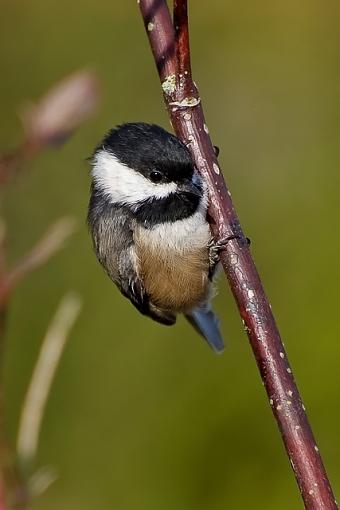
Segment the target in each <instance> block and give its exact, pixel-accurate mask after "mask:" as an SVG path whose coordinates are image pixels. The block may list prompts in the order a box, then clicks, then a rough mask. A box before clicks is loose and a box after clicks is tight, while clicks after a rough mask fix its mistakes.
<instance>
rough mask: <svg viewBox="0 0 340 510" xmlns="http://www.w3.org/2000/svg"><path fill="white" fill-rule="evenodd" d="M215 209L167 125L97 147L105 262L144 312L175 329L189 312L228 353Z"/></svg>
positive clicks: (117, 135) (96, 230)
mask: <svg viewBox="0 0 340 510" xmlns="http://www.w3.org/2000/svg"><path fill="white" fill-rule="evenodd" d="M207 205H208V192H207V188H206V184H205V183H204V181H203V180H202V177H201V176H200V175H199V173H198V172H197V170H196V169H195V167H194V164H193V161H192V159H191V156H190V153H189V151H188V149H187V147H186V146H185V145H184V144H183V143H182V142H181V141H180V140H179V139H178V138H176V137H175V136H173V135H172V134H170V133H168V132H167V131H165V130H164V129H162V128H161V127H159V126H156V125H153V124H152V125H151V124H144V123H131V124H123V125H121V126H118V127H117V128H114V129H112V130H111V131H109V133H108V134H107V135H106V136H105V138H104V140H103V141H102V143H101V144H100V145H99V146H98V147H97V148H96V149H95V152H94V155H93V158H92V185H91V198H90V203H89V211H88V223H89V227H90V231H91V234H92V238H93V244H94V249H95V252H96V255H97V258H98V260H99V262H100V263H101V264H102V266H103V267H104V269H105V271H106V272H107V274H108V275H109V277H110V278H111V280H112V281H113V282H114V283H115V284H116V285H117V287H118V288H119V290H120V291H121V292H122V294H123V295H124V296H126V297H127V298H128V299H130V301H131V302H132V304H133V305H134V306H135V307H136V308H137V309H138V310H139V311H140V312H141V313H142V314H144V315H147V316H149V317H151V318H152V319H154V320H155V321H157V322H160V323H161V324H166V325H172V324H174V323H175V322H176V315H177V314H178V313H183V314H184V315H185V317H186V318H187V319H188V320H189V322H190V323H191V324H192V325H193V326H194V327H195V329H196V330H197V331H198V332H199V333H200V334H201V335H202V336H203V337H204V338H205V340H206V341H207V342H208V343H209V345H210V346H211V347H212V348H213V349H214V351H216V352H220V351H222V350H223V347H224V346H223V340H222V337H221V334H220V331H219V327H218V320H217V318H216V316H215V315H214V313H213V312H212V310H211V307H210V298H211V295H212V278H213V276H214V273H215V268H216V264H217V261H218V255H217V251H216V249H215V248H216V246H215V245H214V244H213V243H212V242H211V232H210V227H209V224H208V222H207V217H206V216H207Z"/></svg>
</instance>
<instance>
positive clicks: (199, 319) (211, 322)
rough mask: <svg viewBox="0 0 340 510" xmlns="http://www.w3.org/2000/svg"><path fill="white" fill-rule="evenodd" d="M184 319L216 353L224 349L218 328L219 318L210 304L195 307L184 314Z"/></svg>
mask: <svg viewBox="0 0 340 510" xmlns="http://www.w3.org/2000/svg"><path fill="white" fill-rule="evenodd" d="M185 317H186V319H187V320H188V321H189V322H190V324H191V325H192V326H193V327H194V328H195V329H196V331H197V332H198V333H199V334H200V335H201V336H202V337H203V338H204V340H206V341H207V342H208V344H209V345H210V347H211V348H212V349H213V351H215V352H216V353H217V354H220V353H221V352H222V351H223V349H224V343H223V338H222V335H221V332H220V328H219V322H220V321H219V320H218V318H217V316H216V315H215V314H214V312H213V311H212V309H211V308H210V305H206V306H204V307H197V308H194V309H193V310H191V311H190V312H189V313H187V314H185Z"/></svg>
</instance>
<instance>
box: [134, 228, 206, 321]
mask: <svg viewBox="0 0 340 510" xmlns="http://www.w3.org/2000/svg"><path fill="white" fill-rule="evenodd" d="M210 235H211V234H210V229H209V225H208V223H207V222H206V221H205V219H204V220H203V218H201V219H200V218H189V219H186V220H180V221H178V222H174V223H164V224H159V225H157V226H155V227H153V228H152V229H145V228H142V227H139V228H137V229H136V231H135V243H136V251H137V257H138V261H139V270H140V273H141V276H142V279H143V281H144V285H145V289H146V292H147V293H148V294H149V296H150V299H151V301H152V302H153V303H154V304H155V305H156V306H158V307H159V308H162V309H165V310H171V311H174V312H185V311H188V310H190V309H192V308H194V307H195V306H197V305H199V304H200V303H203V302H204V301H206V299H207V297H208V294H209V288H210V281H209V279H208V271H209V253H208V247H207V245H208V242H209V239H210Z"/></svg>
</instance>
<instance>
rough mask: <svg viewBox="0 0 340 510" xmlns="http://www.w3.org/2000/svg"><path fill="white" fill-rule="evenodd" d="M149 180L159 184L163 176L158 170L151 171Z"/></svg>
mask: <svg viewBox="0 0 340 510" xmlns="http://www.w3.org/2000/svg"><path fill="white" fill-rule="evenodd" d="M150 179H151V180H152V182H160V181H161V180H162V179H163V175H162V173H161V172H159V171H158V170H152V172H150Z"/></svg>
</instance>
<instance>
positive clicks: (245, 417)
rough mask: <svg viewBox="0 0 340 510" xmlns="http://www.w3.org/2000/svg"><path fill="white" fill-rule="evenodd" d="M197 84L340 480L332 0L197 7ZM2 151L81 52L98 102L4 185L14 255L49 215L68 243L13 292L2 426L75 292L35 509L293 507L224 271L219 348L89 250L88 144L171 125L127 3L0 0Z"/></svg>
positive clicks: (294, 495)
mask: <svg viewBox="0 0 340 510" xmlns="http://www.w3.org/2000/svg"><path fill="white" fill-rule="evenodd" d="M190 7H191V13H190V14H191V43H192V60H193V70H194V77H195V80H196V82H197V84H198V86H199V88H200V93H201V96H202V98H203V104H204V107H205V112H206V118H207V122H208V125H209V129H210V132H211V134H212V137H213V142H214V143H215V144H216V145H218V146H219V147H220V149H221V153H220V162H221V166H222V168H223V169H224V173H225V176H226V179H227V182H228V184H229V186H230V188H231V191H232V194H233V198H234V201H235V205H236V207H237V210H238V212H239V215H240V218H241V222H242V225H243V227H244V230H245V232H246V234H247V235H248V236H249V237H250V238H251V239H252V251H253V254H254V257H255V260H256V262H257V264H258V268H259V271H260V273H261V275H262V277H263V281H264V284H265V287H266V289H267V292H268V294H269V296H270V301H271V304H272V307H273V310H274V312H275V314H276V317H277V321H278V324H279V327H280V329H281V332H282V335H283V338H284V341H285V345H286V348H287V350H288V353H289V357H290V361H291V363H292V366H293V369H294V371H295V375H296V378H297V382H298V384H299V387H300V390H302V394H303V397H304V400H305V404H306V407H307V412H308V415H309V417H310V419H311V421H312V424H313V427H314V431H315V434H316V437H317V439H318V441H319V446H320V450H321V452H322V454H323V456H324V460H325V463H326V466H327V469H328V472H329V475H330V478H331V480H332V482H333V484H334V489H335V491H336V492H338V493H340V464H339V458H340V440H339V422H340V407H339V357H340V342H339V326H338V324H337V317H338V316H339V288H340V276H339V270H338V262H339V248H340V241H339V235H338V232H339V185H340V181H339V162H340V151H339V139H340V93H339V82H340V68H339V60H340V30H339V22H340V6H339V3H338V2H336V1H331V0H326V1H321V0H308V1H307V0H301V1H300V2H295V1H293V0H285V1H283V0H281V1H274V2H273V1H269V0H268V1H266V0H256V1H254V0H248V1H246V0H240V1H239V2H234V1H233V2H232V1H225V2H221V1H218V0H210V1H209V3H208V4H207V2H203V0H200V1H198V0H196V1H195V2H194V1H192V2H191V6H190ZM0 38H1V45H0V52H1V76H2V77H1V81H0V88H1V94H0V101H1V118H2V122H1V128H0V143H1V148H2V149H3V150H5V149H9V148H12V147H14V146H15V145H16V144H17V142H18V141H19V140H20V138H21V135H22V129H21V125H20V121H19V120H18V116H17V112H18V111H19V110H20V107H21V106H22V105H23V104H24V103H25V101H27V100H29V99H31V100H34V99H37V98H38V97H39V96H40V95H41V94H42V93H44V92H45V91H46V89H47V88H48V87H50V86H51V85H52V84H54V83H55V82H56V81H57V80H59V79H60V78H62V77H64V76H65V75H67V74H69V73H71V72H73V71H74V70H77V69H79V68H82V67H84V66H85V67H89V68H92V69H93V70H95V71H96V72H97V73H98V75H99V77H100V80H101V82H102V93H103V101H102V104H101V107H100V110H99V112H98V114H97V115H96V116H95V117H94V118H93V119H91V120H90V121H89V122H87V123H86V125H84V126H83V127H82V128H81V129H80V130H79V131H78V132H77V133H76V135H75V136H74V137H73V138H72V139H71V140H70V141H68V143H67V144H66V145H65V146H64V147H63V148H62V149H61V150H59V151H50V152H46V153H44V154H43V155H41V156H39V158H38V159H36V160H35V161H34V162H32V163H31V164H30V165H29V167H28V168H26V170H25V172H24V174H23V175H22V177H21V178H20V179H17V180H16V181H15V182H12V183H11V185H10V186H9V187H8V190H7V191H6V193H5V195H4V206H3V214H4V216H5V218H6V220H7V222H8V229H9V248H10V258H11V260H14V259H16V258H17V257H19V256H20V254H22V253H24V252H25V251H26V250H27V249H28V248H29V247H30V246H31V245H32V243H33V242H34V241H35V240H37V239H38V238H39V236H40V235H41V233H42V232H43V231H44V230H45V229H46V227H47V225H48V224H49V223H50V222H51V221H53V220H54V219H56V218H58V217H59V216H61V215H65V214H72V215H74V216H76V217H77V218H79V225H80V228H79V230H78V232H77V234H76V235H75V236H74V237H73V238H72V239H71V242H70V243H69V244H68V246H67V248H66V249H65V250H64V251H63V252H62V253H61V254H59V255H58V256H56V257H55V258H53V260H51V261H50V262H49V264H48V265H46V266H45V267H44V268H43V269H40V270H39V271H37V272H36V273H35V274H33V275H31V276H29V277H28V278H27V279H26V281H25V282H24V283H23V284H22V285H21V287H20V289H18V291H17V292H16V293H15V296H14V299H13V301H12V306H11V311H10V320H9V331H8V338H7V345H6V357H5V378H6V404H7V417H6V421H7V429H8V433H9V436H10V438H11V440H12V441H13V442H14V440H15V436H16V429H17V425H18V418H19V413H20V407H21V403H22V399H23V396H24V393H25V389H26V387H27V384H28V382H29V380H30V375H31V371H32V368H33V365H34V361H35V359H36V356H37V353H38V350H39V346H40V344H41V340H42V338H43V335H44V332H45V329H46V327H47V324H48V322H49V320H50V318H51V316H52V315H53V313H54V311H55V308H56V306H57V304H58V302H59V300H60V298H61V296H62V295H63V294H64V293H65V292H66V291H67V290H69V289H75V290H77V291H79V292H80V293H81V295H82V297H83V299H84V308H83V312H82V314H81V316H80V319H79V320H78V322H77V324H76V326H75V328H74V330H73V332H72V335H71V338H70V341H69V343H68V345H67V348H66V351H65V353H64V356H63V359H62V363H61V366H60V367H59V370H58V373H57V377H56V380H55V384H54V386H53V390H52V393H51V396H50V399H49V402H48V406H47V410H46V416H45V419H44V424H43V431H42V436H41V441H40V447H39V453H38V458H37V460H36V466H37V467H38V466H42V465H52V466H55V467H56V469H57V470H58V473H59V478H58V481H57V482H56V483H55V484H54V485H53V486H52V487H51V488H50V489H49V490H48V491H47V492H46V493H45V494H44V495H43V496H42V497H40V498H39V499H38V500H36V501H35V502H34V504H33V505H32V506H33V509H34V510H42V509H48V510H56V509H60V508H63V509H65V510H69V509H70V510H71V509H72V510H74V509H82V510H90V509H91V510H92V509H93V508H96V509H100V510H109V509H113V508H114V509H119V510H132V509H134V508H139V509H140V510H153V509H155V510H156V509H157V510H158V509H159V508H162V510H173V509H174V508H176V509H177V510H191V509H195V510H196V509H202V510H203V509H204V510H206V509H209V510H220V509H225V508H230V509H237V510H239V509H244V508H252V509H262V510H264V509H270V510H273V509H275V510H287V509H289V510H295V509H296V510H297V509H300V508H302V506H303V505H302V502H301V501H300V497H299V494H298V490H297V487H296V485H295V481H294V478H293V475H292V472H291V470H290V465H289V462H288V460H287V458H286V456H285V454H284V451H283V447H282V444H281V441H280V438H279V434H278V431H277V429H276V425H275V423H274V420H273V418H272V416H271V412H270V409H269V406H268V403H267V398H266V395H265V392H264V390H263V387H262V385H261V381H260V378H259V375H258V373H257V369H256V366H255V361H254V359H253V356H252V353H251V350H250V347H249V345H248V341H247V338H246V336H245V334H244V332H243V328H242V325H241V322H240V319H239V317H238V314H237V311H236V308H235V305H234V303H233V300H232V298H231V296H230V292H229V289H227V287H226V285H225V282H224V281H223V277H222V279H221V283H220V293H219V295H218V297H217V298H216V300H215V306H216V309H217V310H218V312H219V314H220V316H221V319H222V324H223V326H222V327H223V332H224V334H225V337H226V339H227V342H228V347H227V349H226V351H225V353H224V355H223V356H221V357H216V356H214V355H213V354H212V352H211V351H210V350H209V349H208V347H207V346H206V345H205V344H204V343H203V342H202V341H201V340H200V339H199V338H198V337H197V336H196V334H195V333H194V332H193V331H192V330H191V329H190V328H189V326H188V325H187V324H186V323H185V322H184V321H183V320H179V322H178V325H177V326H175V327H174V328H165V327H162V326H159V325H157V324H155V323H153V322H152V321H150V320H147V319H145V318H144V317H142V316H140V315H139V314H138V313H137V312H136V311H135V310H134V308H133V307H132V306H131V305H130V304H129V303H128V302H127V301H126V300H125V299H123V298H122V297H121V296H120V295H119V293H118V291H117V290H116V289H115V288H114V286H113V285H112V284H111V283H110V281H109V280H108V278H107V277H106V276H105V275H104V272H103V271H102V270H101V268H100V267H99V265H98V263H97V262H96V260H95V257H94V255H93V253H92V248H91V243H90V239H89V235H88V232H87V228H86V223H85V217H86V208H87V201H88V188H89V177H88V166H87V164H86V162H85V158H86V157H87V156H88V155H90V153H91V151H92V148H93V147H94V145H95V144H96V143H97V142H98V141H99V140H100V139H101V137H102V135H103V133H104V132H105V131H106V130H107V129H108V128H110V127H112V126H113V125H115V124H117V123H120V122H124V121H135V120H137V121H138V120H143V121H151V122H156V123H159V124H161V125H163V126H164V127H166V128H169V123H168V119H167V115H166V112H165V110H164V106H163V103H162V97H161V94H160V87H159V83H158V77H157V75H156V72H155V68H154V63H153V60H152V57H151V53H150V50H149V46H148V43H147V39H146V36H145V34H144V29H143V25H142V22H141V19H140V15H139V10H138V6H137V4H136V2H135V1H133V2H127V1H125V2H118V1H117V0H116V1H114V0H113V1H109V0H102V1H100V2H94V1H90V0H78V1H77V2H70V1H66V0H59V1H58V2H52V1H48V0H44V1H42V0H26V1H23V0H2V2H1V22H0Z"/></svg>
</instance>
